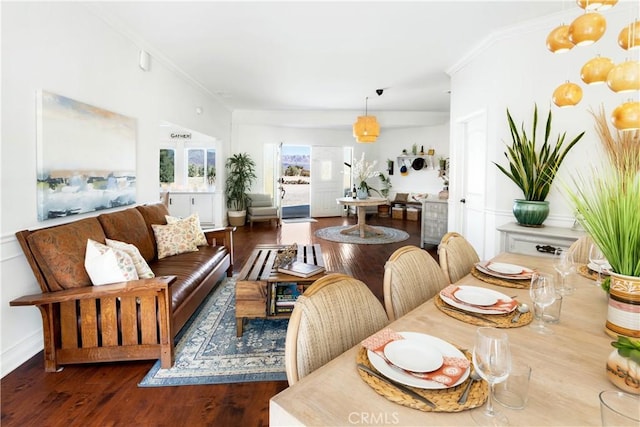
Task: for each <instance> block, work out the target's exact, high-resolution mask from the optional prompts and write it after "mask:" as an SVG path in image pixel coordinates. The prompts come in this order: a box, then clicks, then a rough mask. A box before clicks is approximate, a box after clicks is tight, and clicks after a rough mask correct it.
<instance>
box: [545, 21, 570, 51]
mask: <svg viewBox="0 0 640 427" xmlns="http://www.w3.org/2000/svg"><path fill="white" fill-rule="evenodd" d="M573 46H575V45H574V44H573V42H572V41H571V40H569V26H568V25H564V24H562V25H560V26H559V27H556V28H554V29H553V30H551V32H550V33H549V35H548V36H547V49H549V50H550V51H551V52H553V53H562V52H567V51H569V50H570V49H571V48H572V47H573Z"/></svg>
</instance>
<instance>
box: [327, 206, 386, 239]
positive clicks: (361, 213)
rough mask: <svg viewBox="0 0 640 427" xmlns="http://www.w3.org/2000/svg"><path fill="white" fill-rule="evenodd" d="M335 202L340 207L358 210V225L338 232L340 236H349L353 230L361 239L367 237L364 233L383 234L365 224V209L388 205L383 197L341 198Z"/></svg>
mask: <svg viewBox="0 0 640 427" xmlns="http://www.w3.org/2000/svg"><path fill="white" fill-rule="evenodd" d="M336 201H337V202H338V203H339V204H341V205H346V206H355V207H357V208H358V223H357V224H356V225H354V226H353V227H349V228H345V229H344V230H341V231H340V233H341V234H349V233H351V232H353V231H355V230H359V231H360V237H362V238H365V237H367V236H366V233H365V232H366V231H369V232H371V233H374V234H378V235H380V234H384V232H383V231H382V230H380V229H378V228H376V227H372V226H370V225H367V224H366V216H367V212H366V207H367V206H379V205H386V204H388V203H389V200H387V199H386V198H383V197H369V198H366V199H354V198H352V197H341V198H339V199H336Z"/></svg>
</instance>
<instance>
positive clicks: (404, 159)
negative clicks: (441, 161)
mask: <svg viewBox="0 0 640 427" xmlns="http://www.w3.org/2000/svg"><path fill="white" fill-rule="evenodd" d="M415 159H423V160H424V167H423V168H422V169H421V170H432V169H434V166H435V163H434V160H433V156H427V155H426V154H425V155H415V156H414V155H406V156H398V157H397V162H398V168H401V167H402V166H403V165H405V166H406V167H407V168H410V169H413V168H412V165H413V161H414V160H415ZM413 170H415V169H413Z"/></svg>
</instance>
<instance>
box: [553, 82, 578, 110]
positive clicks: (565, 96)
mask: <svg viewBox="0 0 640 427" xmlns="http://www.w3.org/2000/svg"><path fill="white" fill-rule="evenodd" d="M552 99H553V103H554V104H556V105H557V106H558V107H561V108H563V107H573V106H574V105H576V104H578V103H579V102H580V101H581V100H582V88H581V87H580V86H578V85H577V84H575V83H571V82H569V81H567V82H566V83H563V84H561V85H560V86H558V87H557V88H556V90H554V91H553V98H552Z"/></svg>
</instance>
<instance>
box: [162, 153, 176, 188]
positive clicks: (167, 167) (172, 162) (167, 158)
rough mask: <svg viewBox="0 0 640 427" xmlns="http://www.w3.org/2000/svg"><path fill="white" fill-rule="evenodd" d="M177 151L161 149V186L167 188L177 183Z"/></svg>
mask: <svg viewBox="0 0 640 427" xmlns="http://www.w3.org/2000/svg"><path fill="white" fill-rule="evenodd" d="M175 177H176V150H174V149H172V148H161V149H160V185H163V186H166V185H171V184H173V183H174V182H176V179H175Z"/></svg>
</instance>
